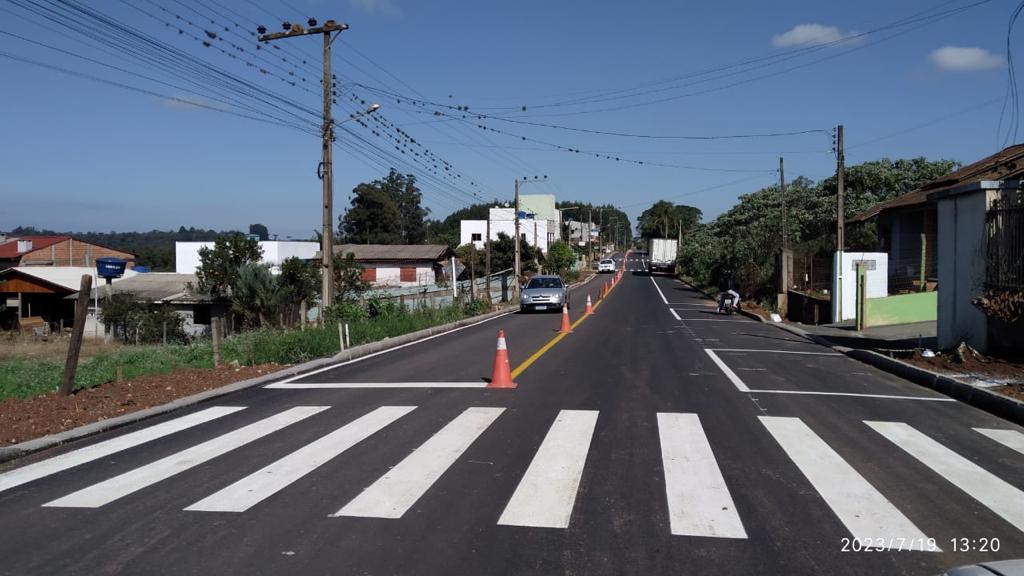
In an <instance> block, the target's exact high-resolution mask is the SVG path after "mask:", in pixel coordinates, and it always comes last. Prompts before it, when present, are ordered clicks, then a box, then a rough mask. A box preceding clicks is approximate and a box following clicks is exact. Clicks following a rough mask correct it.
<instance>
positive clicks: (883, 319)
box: [864, 292, 939, 327]
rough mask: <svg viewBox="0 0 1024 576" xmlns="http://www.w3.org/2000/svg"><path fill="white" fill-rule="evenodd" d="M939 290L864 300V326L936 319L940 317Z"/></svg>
mask: <svg viewBox="0 0 1024 576" xmlns="http://www.w3.org/2000/svg"><path fill="white" fill-rule="evenodd" d="M938 294H939V293H938V292H919V293H917V294H900V295H898V296H886V297H884V298H866V299H865V300H864V326H865V327H869V326H890V325H892V324H910V323H912V322H927V321H934V320H935V319H936V318H937V317H938V310H939V307H938V303H939V299H938Z"/></svg>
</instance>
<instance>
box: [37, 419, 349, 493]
mask: <svg viewBox="0 0 1024 576" xmlns="http://www.w3.org/2000/svg"><path fill="white" fill-rule="evenodd" d="M328 408H329V406H296V407H294V408H289V409H288V410H285V411H284V412H280V413H278V414H275V415H273V416H271V417H269V418H264V419H263V420H260V421H258V422H254V423H252V424H249V425H248V426H243V427H242V428H239V429H237V430H234V431H232V432H228V433H227V434H224V435H222V436H218V437H216V438H213V439H212V440H207V441H206V442H203V443H202V444H198V445H196V446H193V447H191V448H187V449H185V450H182V451H181V452H178V453H176V454H171V455H170V456H168V457H166V458H163V459H160V460H157V461H156V462H153V463H151V464H147V465H145V466H142V467H139V468H135V469H134V470H130V471H128V472H125V473H124V474H121V475H120V476H115V477H113V478H111V479H109V480H105V481H103V482H100V483H98V484H93V485H92V486H89V487H88V488H83V489H81V490H79V491H77V492H74V493H71V494H68V495H67V496H64V497H62V498H58V499H56V500H54V501H52V502H47V503H46V504H43V506H49V507H68V508H98V507H100V506H103V505H104V504H108V503H110V502H113V501H114V500H117V499H118V498H122V497H124V496H127V495H129V494H131V493H133V492H136V491H138V490H141V489H143V488H146V487H147V486H150V485H152V484H156V483H157V482H160V481H161V480H166V479H167V478H170V477H171V476H174V475H175V474H178V473H180V472H184V471H185V470H188V469H189V468H192V467H195V466H198V465H200V464H202V463H204V462H207V461H209V460H212V459H213V458H216V457H217V456H220V455H222V454H225V453H227V452H230V451H231V450H234V449H235V448H238V447H240V446H244V445H246V444H248V443H250V442H253V441H255V440H258V439H260V438H262V437H264V436H266V435H267V434H270V433H272V432H276V431H277V430H280V429H282V428H284V427H285V426H288V425H290V424H294V423H295V422H298V421H300V420H303V419H305V418H309V417H310V416H312V415H314V414H317V413H319V412H323V411H324V410H327V409H328Z"/></svg>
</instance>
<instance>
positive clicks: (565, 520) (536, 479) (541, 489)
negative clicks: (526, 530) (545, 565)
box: [498, 410, 598, 528]
mask: <svg viewBox="0 0 1024 576" xmlns="http://www.w3.org/2000/svg"><path fill="white" fill-rule="evenodd" d="M597 414H598V413H597V411H596V410H562V411H561V412H559V413H558V416H557V417H556V418H555V422H554V424H552V425H551V428H550V429H549V430H548V433H547V435H546V436H545V437H544V441H543V442H541V445H540V448H538V449H537V453H536V454H535V455H534V457H533V461H531V462H530V466H529V468H527V469H526V474H524V475H523V478H522V480H520V481H519V485H518V486H517V487H516V491H515V492H514V493H513V494H512V499H511V500H509V502H508V505H507V506H505V511H504V512H502V513H501V518H499V519H498V524H502V525H505V526H533V527H538V528H568V527H569V518H570V517H571V516H572V507H573V504H575V502H576V492H577V491H578V490H579V487H580V478H581V477H582V476H583V465H584V464H585V463H586V461H587V452H589V451H590V441H591V439H592V438H593V435H594V427H595V426H596V425H597Z"/></svg>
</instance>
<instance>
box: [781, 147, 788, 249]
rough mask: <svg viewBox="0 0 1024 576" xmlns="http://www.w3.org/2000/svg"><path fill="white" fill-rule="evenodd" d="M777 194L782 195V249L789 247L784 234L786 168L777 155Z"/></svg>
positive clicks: (786, 236)
mask: <svg viewBox="0 0 1024 576" xmlns="http://www.w3.org/2000/svg"><path fill="white" fill-rule="evenodd" d="M779 194H780V196H781V197H782V250H783V251H785V250H786V249H787V248H789V243H788V241H787V240H788V235H787V234H786V168H785V166H784V165H783V160H782V156H779Z"/></svg>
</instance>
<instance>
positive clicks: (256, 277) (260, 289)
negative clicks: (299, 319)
mask: <svg viewBox="0 0 1024 576" xmlns="http://www.w3.org/2000/svg"><path fill="white" fill-rule="evenodd" d="M287 298H288V290H287V288H286V287H285V286H284V285H283V284H282V283H281V282H280V281H279V279H278V278H277V277H276V276H274V275H273V274H271V273H270V270H269V269H267V267H266V266H264V265H262V264H258V263H255V262H250V263H248V264H244V265H243V266H241V267H240V268H239V269H238V280H237V281H236V282H235V286H234V288H233V290H232V294H231V310H232V311H233V312H234V313H235V314H238V315H239V316H241V317H242V325H243V326H246V327H250V328H255V327H259V326H266V325H268V324H273V323H274V321H275V320H276V318H277V316H278V313H279V312H280V310H281V307H282V306H283V305H284V304H285V302H286V301H287Z"/></svg>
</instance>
